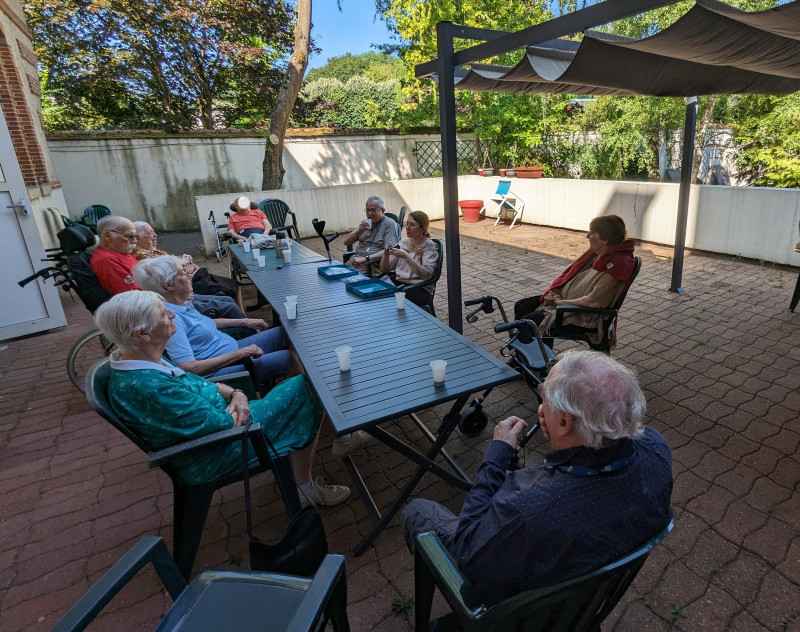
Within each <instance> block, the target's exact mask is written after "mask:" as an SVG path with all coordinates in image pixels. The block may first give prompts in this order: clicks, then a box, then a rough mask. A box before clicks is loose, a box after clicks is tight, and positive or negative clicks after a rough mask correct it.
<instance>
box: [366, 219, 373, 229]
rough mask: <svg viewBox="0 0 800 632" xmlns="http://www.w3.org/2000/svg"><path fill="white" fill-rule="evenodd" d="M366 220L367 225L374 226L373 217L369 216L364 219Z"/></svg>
mask: <svg viewBox="0 0 800 632" xmlns="http://www.w3.org/2000/svg"><path fill="white" fill-rule="evenodd" d="M364 221H365V222H366V223H367V226H369V227H370V228H372V219H371V218H369V217H367V218H366V219H364Z"/></svg>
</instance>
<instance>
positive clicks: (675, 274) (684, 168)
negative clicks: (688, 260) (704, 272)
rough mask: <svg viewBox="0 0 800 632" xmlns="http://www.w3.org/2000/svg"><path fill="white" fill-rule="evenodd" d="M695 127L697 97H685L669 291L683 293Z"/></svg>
mask: <svg viewBox="0 0 800 632" xmlns="http://www.w3.org/2000/svg"><path fill="white" fill-rule="evenodd" d="M696 129H697V97H689V98H688V99H686V120H685V122H684V125H683V156H682V158H681V185H680V186H681V188H680V193H679V194H678V216H677V218H676V220H675V251H674V252H673V256H672V281H671V282H670V286H669V289H670V292H678V293H679V294H683V293H684V292H685V291H686V290H684V289H683V288H682V287H681V280H682V278H683V251H684V246H685V244H686V223H687V221H688V219H689V193H690V192H691V185H692V167H693V164H694V137H695V132H696Z"/></svg>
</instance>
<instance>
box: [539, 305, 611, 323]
mask: <svg viewBox="0 0 800 632" xmlns="http://www.w3.org/2000/svg"><path fill="white" fill-rule="evenodd" d="M618 313H619V311H618V310H616V309H614V308H612V307H606V308H603V307H584V306H583V305H559V306H558V307H556V322H555V326H556V327H560V326H561V325H562V324H563V321H564V315H565V314H596V315H598V316H602V317H603V318H609V317H616V315H617V314H618Z"/></svg>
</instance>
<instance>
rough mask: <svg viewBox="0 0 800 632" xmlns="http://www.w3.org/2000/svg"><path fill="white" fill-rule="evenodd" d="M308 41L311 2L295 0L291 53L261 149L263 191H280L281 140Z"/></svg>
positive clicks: (305, 64) (297, 89)
mask: <svg viewBox="0 0 800 632" xmlns="http://www.w3.org/2000/svg"><path fill="white" fill-rule="evenodd" d="M310 42H311V0H298V3H297V26H296V27H295V29H294V51H293V52H292V56H291V58H290V59H289V66H288V68H287V69H286V76H285V77H284V80H283V85H282V86H281V89H280V91H279V92H278V98H277V99H276V100H275V105H274V106H273V108H272V114H271V116H270V117H269V136H268V137H267V146H266V149H265V150H264V162H263V169H264V175H263V178H262V180H261V188H262V189H263V190H271V189H280V188H281V185H282V184H283V174H284V173H286V171H285V170H284V168H283V139H284V136H285V135H286V125H287V123H288V122H289V114H291V112H292V108H293V107H294V102H295V100H296V99H297V93H298V92H300V87H301V86H302V84H303V75H304V74H305V72H306V68H307V67H308V49H309V44H310Z"/></svg>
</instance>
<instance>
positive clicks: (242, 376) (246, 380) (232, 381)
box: [206, 358, 258, 399]
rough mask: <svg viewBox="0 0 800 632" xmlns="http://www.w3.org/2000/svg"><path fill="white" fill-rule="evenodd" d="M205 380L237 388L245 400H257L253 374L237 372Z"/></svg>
mask: <svg viewBox="0 0 800 632" xmlns="http://www.w3.org/2000/svg"><path fill="white" fill-rule="evenodd" d="M248 359H249V358H248ZM251 362H252V360H251ZM206 379H207V380H208V381H209V382H214V383H215V384H218V383H220V382H221V383H223V384H227V385H228V386H230V387H231V388H238V389H239V390H240V391H242V392H243V393H244V394H245V395H247V399H258V393H257V388H256V386H255V384H253V374H252V373H251V372H249V371H237V372H236V373H228V374H227V375H219V376H217V377H208V378H206Z"/></svg>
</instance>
